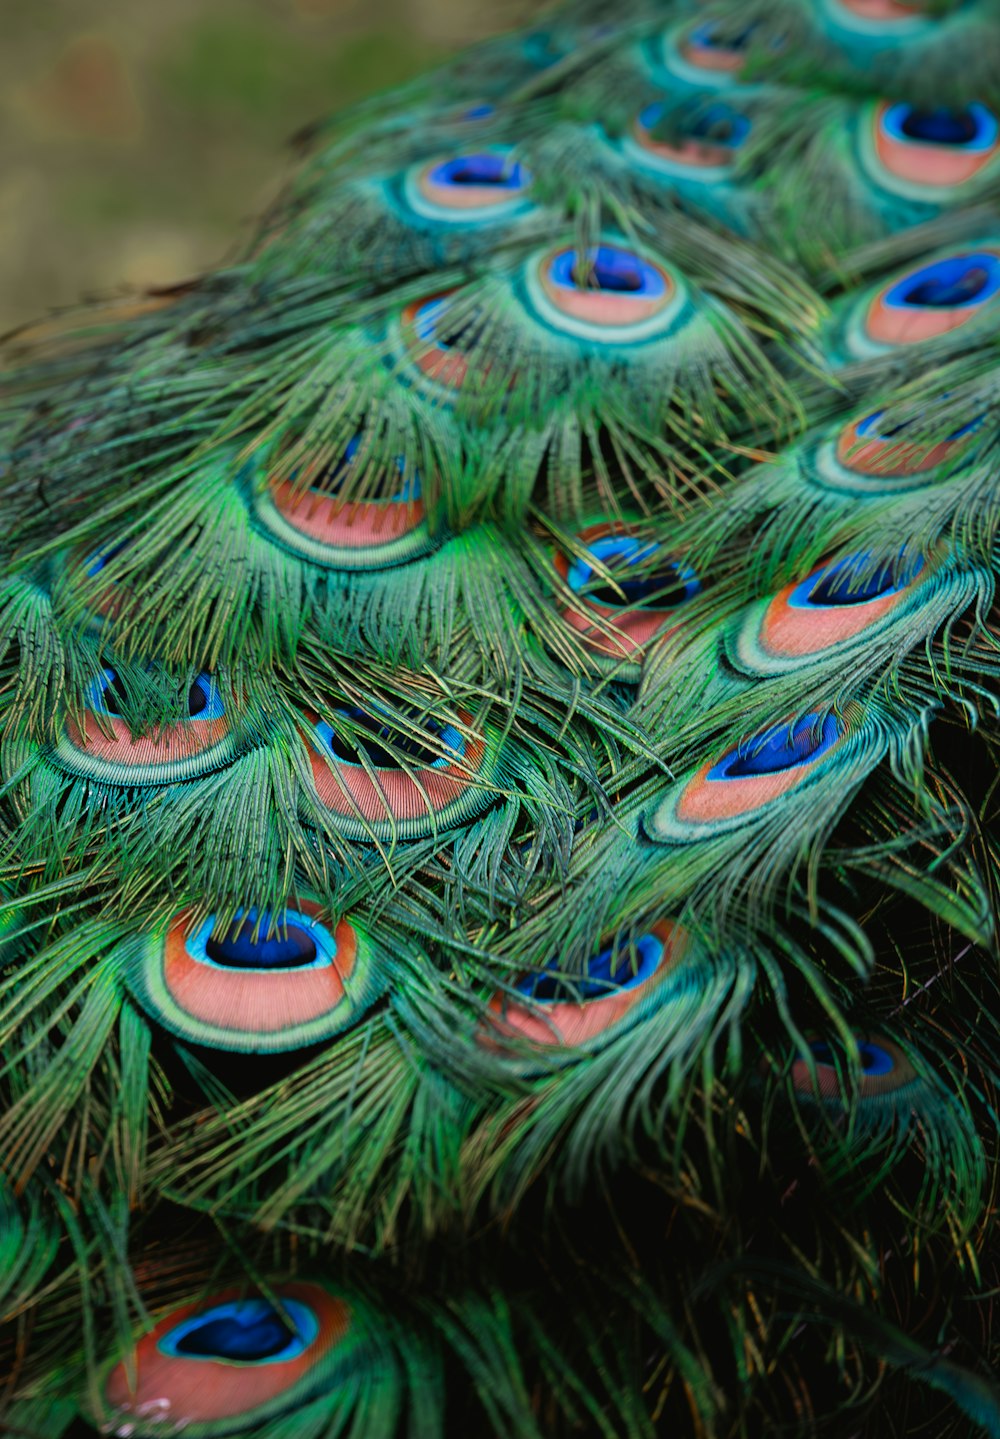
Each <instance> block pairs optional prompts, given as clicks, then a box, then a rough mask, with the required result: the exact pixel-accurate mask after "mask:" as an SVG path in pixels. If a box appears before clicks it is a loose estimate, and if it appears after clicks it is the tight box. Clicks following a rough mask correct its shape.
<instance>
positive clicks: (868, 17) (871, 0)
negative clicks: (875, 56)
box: [826, 0, 931, 35]
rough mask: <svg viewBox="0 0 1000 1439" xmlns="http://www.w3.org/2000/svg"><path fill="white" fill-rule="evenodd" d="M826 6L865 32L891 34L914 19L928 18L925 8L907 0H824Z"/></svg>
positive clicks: (908, 24) (917, 20) (911, 22)
mask: <svg viewBox="0 0 1000 1439" xmlns="http://www.w3.org/2000/svg"><path fill="white" fill-rule="evenodd" d="M826 4H827V6H828V8H831V9H832V10H833V11H834V13H835V14H836V13H837V12H839V13H840V16H841V18H842V19H845V20H847V21H849V22H853V23H855V24H858V25H859V27H860V28H862V29H863V30H864V31H865V32H866V33H871V34H873V35H878V34H880V33H882V32H883V31H885V32H886V33H888V34H890V35H891V34H892V33H893V32H894V31H897V30H899V29H900V28H901V27H906V28H908V27H909V26H910V25H912V24H913V22H914V21H916V22H922V21H926V20H929V19H930V18H931V17H930V16H929V15H928V13H927V10H926V8H925V7H924V6H923V5H919V4H909V3H907V0H826Z"/></svg>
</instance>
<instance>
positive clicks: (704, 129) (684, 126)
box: [639, 100, 751, 150]
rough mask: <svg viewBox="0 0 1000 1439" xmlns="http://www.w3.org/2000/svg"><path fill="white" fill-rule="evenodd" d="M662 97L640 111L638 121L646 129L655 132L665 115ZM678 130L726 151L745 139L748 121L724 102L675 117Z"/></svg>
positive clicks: (688, 136)
mask: <svg viewBox="0 0 1000 1439" xmlns="http://www.w3.org/2000/svg"><path fill="white" fill-rule="evenodd" d="M667 115H668V111H667V107H666V105H665V104H664V103H663V101H662V100H656V101H654V102H653V103H652V104H651V105H647V106H646V107H645V108H644V109H643V110H641V111H640V112H639V124H640V126H641V127H642V128H643V129H644V130H646V131H647V132H651V131H655V130H656V128H657V126H658V125H660V124H662V123H663V121H664V120H665V119H666V118H667ZM676 125H677V132H678V133H679V134H680V135H682V136H686V137H687V138H688V139H692V140H704V141H707V142H709V143H710V144H712V145H718V146H721V147H722V148H724V149H726V150H738V149H739V148H740V146H741V145H743V144H744V143H745V142H746V139H747V137H748V135H749V134H750V130H751V122H750V120H749V118H748V117H747V116H746V115H741V114H740V112H739V111H738V110H734V109H733V107H732V106H731V105H727V104H726V103H725V102H724V101H722V100H719V101H716V102H715V103H714V104H712V105H706V106H702V107H700V108H699V109H698V110H697V111H695V112H694V113H692V114H688V115H678V116H677V117H676Z"/></svg>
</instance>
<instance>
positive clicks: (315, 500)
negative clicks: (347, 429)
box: [255, 435, 433, 570]
mask: <svg viewBox="0 0 1000 1439" xmlns="http://www.w3.org/2000/svg"><path fill="white" fill-rule="evenodd" d="M362 453H363V452H362V436H361V435H355V436H354V437H353V438H352V439H351V440H350V441H349V442H348V444H347V445H346V446H345V447H344V450H343V452H342V454H341V455H340V456H339V457H337V458H336V459H335V460H334V461H333V462H332V463H331V462H328V461H324V462H323V463H322V464H320V465H318V466H315V467H313V468H312V472H310V467H309V466H306V467H305V468H306V473H305V474H302V473H300V472H296V473H293V474H292V475H291V476H290V477H286V476H284V475H282V474H280V473H278V474H274V475H272V476H271V477H270V479H269V480H268V483H267V488H266V489H265V490H264V491H263V492H262V493H261V494H260V495H258V496H257V497H256V499H255V513H256V516H257V519H258V520H259V522H260V523H261V524H262V525H263V526H264V528H265V529H266V530H267V532H268V534H269V536H270V537H271V538H273V539H276V540H278V541H279V542H280V543H281V544H282V545H283V546H284V547H285V548H287V549H290V550H292V551H294V552H295V553H296V554H298V555H301V556H302V558H304V559H308V560H311V561H312V562H313V563H314V564H318V565H323V566H326V567H329V568H331V569H344V570H352V569H365V570H368V569H383V568H391V567H392V566H393V565H398V564H404V563H406V561H407V560H410V559H413V558H415V557H416V556H417V555H420V554H423V553H425V552H426V551H427V550H429V549H430V548H432V545H433V541H432V540H431V537H430V534H429V531H428V528H427V523H426V511H425V507H424V501H423V498H422V484H421V477H420V473H419V471H418V470H416V469H415V468H414V467H413V466H412V465H410V464H408V463H407V461H406V460H405V459H404V458H403V457H402V456H397V457H396V459H395V461H394V462H393V465H392V467H391V469H390V472H389V475H388V476H387V477H386V481H385V482H384V484H383V489H384V490H385V491H386V493H383V494H380V495H379V496H378V497H377V498H364V499H343V498H341V491H342V489H343V488H344V487H345V484H346V482H347V479H348V477H349V474H350V471H351V469H352V467H354V466H355V465H357V464H360V463H361V462H362V459H361V457H362ZM304 481H305V482H304Z"/></svg>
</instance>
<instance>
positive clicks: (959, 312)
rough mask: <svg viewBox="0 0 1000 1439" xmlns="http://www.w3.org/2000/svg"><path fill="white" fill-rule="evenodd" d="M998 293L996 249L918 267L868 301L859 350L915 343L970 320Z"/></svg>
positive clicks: (999, 265) (999, 255)
mask: <svg viewBox="0 0 1000 1439" xmlns="http://www.w3.org/2000/svg"><path fill="white" fill-rule="evenodd" d="M998 293H1000V249H998V250H995V251H994V250H992V249H986V248H978V249H972V250H965V251H961V252H960V253H958V254H953V255H946V256H944V257H942V258H941V259H938V260H932V261H931V262H930V263H929V264H925V265H920V266H917V267H916V268H915V269H912V270H908V271H907V272H906V273H905V274H903V275H901V276H899V277H898V278H897V279H895V280H891V281H890V282H889V283H888V284H887V285H885V286H883V288H882V289H881V290H879V291H878V293H877V294H876V295H875V296H874V298H873V299H871V300H869V301H868V302H867V303H866V304H865V305H864V309H863V313H862V314H861V315H860V316H859V320H860V328H861V331H862V349H864V350H865V352H867V348H870V347H871V346H873V345H874V346H875V347H876V348H877V349H880V348H890V347H894V346H897V345H913V344H919V343H920V342H922V341H924V340H931V339H934V338H935V337H937V336H940V335H946V334H949V333H950V332H951V331H952V330H957V329H959V328H960V327H961V326H962V325H966V324H968V323H969V321H970V320H972V319H974V318H975V317H976V315H978V314H979V313H980V312H981V311H982V310H983V308H984V307H985V306H986V305H988V304H989V303H990V302H991V301H994V300H995V299H996V297H997V294H998Z"/></svg>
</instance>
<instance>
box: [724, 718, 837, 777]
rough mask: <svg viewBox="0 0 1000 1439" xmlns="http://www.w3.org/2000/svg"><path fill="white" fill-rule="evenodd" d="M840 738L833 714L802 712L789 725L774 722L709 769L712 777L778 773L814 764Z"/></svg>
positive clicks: (758, 775) (759, 775)
mask: <svg viewBox="0 0 1000 1439" xmlns="http://www.w3.org/2000/svg"><path fill="white" fill-rule="evenodd" d="M839 738H840V725H839V724H838V722H837V719H836V717H835V716H834V715H827V716H826V717H825V718H824V719H823V720H822V721H820V717H819V715H817V714H809V715H804V716H803V717H802V719H799V720H796V721H795V723H794V724H793V725H787V724H781V725H775V726H774V727H773V728H772V729H769V730H764V731H763V732H762V733H761V734H759V735H754V737H753V738H752V739H749V740H745V741H744V742H743V744H741V745H738V746H737V747H736V749H734V750H731V751H730V752H729V754H727V755H725V756H724V757H723V758H722V759H721V760H720V761H719V762H718V764H716V765H713V766H712V768H711V769H710V770H709V772H708V775H707V778H708V779H712V780H727V779H751V778H760V777H761V776H763V775H769V774H781V773H783V771H785V770H789V769H797V768H798V767H799V766H800V765H807V764H814V763H815V762H816V761H817V760H818V759H820V758H821V756H822V755H824V754H826V753H827V751H828V750H830V749H832V748H833V746H834V745H835V744H836V743H837V740H838V739H839Z"/></svg>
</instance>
